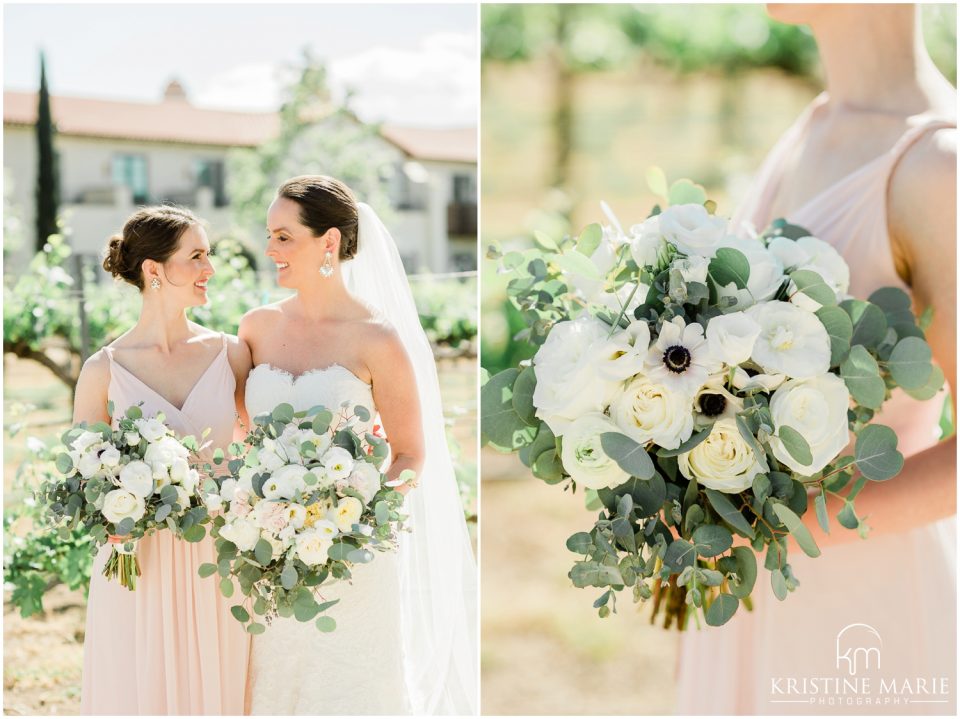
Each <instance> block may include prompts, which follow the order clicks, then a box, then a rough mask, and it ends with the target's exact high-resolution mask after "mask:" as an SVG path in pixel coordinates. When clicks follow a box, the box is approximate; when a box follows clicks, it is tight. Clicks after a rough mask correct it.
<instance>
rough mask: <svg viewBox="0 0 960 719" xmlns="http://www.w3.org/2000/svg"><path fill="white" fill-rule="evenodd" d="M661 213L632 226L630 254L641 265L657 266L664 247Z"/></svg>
mask: <svg viewBox="0 0 960 719" xmlns="http://www.w3.org/2000/svg"><path fill="white" fill-rule="evenodd" d="M664 244H665V243H664V241H663V235H662V234H661V232H660V215H653V216H652V217H648V218H647V219H646V220H644V221H643V222H641V223H640V224H638V225H634V226H633V227H631V228H630V254H631V255H632V256H633V261H634V262H636V263H637V265H639V266H640V267H657V265H658V261H659V257H660V254H661V252H662V251H663V247H664Z"/></svg>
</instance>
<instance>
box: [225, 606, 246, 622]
mask: <svg viewBox="0 0 960 719" xmlns="http://www.w3.org/2000/svg"><path fill="white" fill-rule="evenodd" d="M230 613H231V614H232V615H233V616H234V618H235V619H236V620H237V621H238V622H249V621H250V614H249V612H247V610H246V609H245V608H244V607H243V605H240V604H234V605H233V606H232V607H230Z"/></svg>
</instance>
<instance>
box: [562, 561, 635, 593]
mask: <svg viewBox="0 0 960 719" xmlns="http://www.w3.org/2000/svg"><path fill="white" fill-rule="evenodd" d="M569 577H570V579H571V580H572V581H573V585H574V586H575V587H580V588H583V587H608V586H611V585H621V584H623V577H622V576H621V575H620V570H619V569H618V568H617V567H615V566H610V565H607V564H602V563H600V562H594V561H584V562H576V563H575V564H574V565H573V569H571V570H570V574H569Z"/></svg>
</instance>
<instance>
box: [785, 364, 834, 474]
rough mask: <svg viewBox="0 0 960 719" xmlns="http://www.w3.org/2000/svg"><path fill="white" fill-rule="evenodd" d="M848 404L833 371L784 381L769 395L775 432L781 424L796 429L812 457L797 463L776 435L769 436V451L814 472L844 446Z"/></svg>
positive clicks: (806, 471)
mask: <svg viewBox="0 0 960 719" xmlns="http://www.w3.org/2000/svg"><path fill="white" fill-rule="evenodd" d="M849 408H850V392H849V390H848V389H847V385H846V384H845V383H844V381H843V380H842V379H840V378H839V377H837V376H836V375H835V374H830V373H825V374H822V375H820V376H819V377H813V378H811V379H804V380H790V381H789V382H785V383H784V384H783V385H782V386H781V387H780V389H778V390H777V391H776V392H774V393H773V397H771V398H770V414H771V415H772V416H773V424H774V427H775V428H776V430H777V431H778V432H779V431H780V428H781V427H784V426H787V427H791V428H793V429H795V430H796V431H797V432H799V433H800V435H801V436H802V437H803V438H804V439H805V440H806V441H807V444H808V445H809V446H810V453H811V454H812V455H813V461H812V462H811V463H810V464H809V465H803V464H800V463H799V462H797V460H795V459H794V458H793V457H792V456H791V455H790V453H789V452H788V451H787V448H786V447H784V446H783V443H782V442H781V441H780V439H779V438H777V437H771V438H770V448H771V449H772V450H773V455H774V456H775V457H776V458H777V459H779V460H780V461H781V462H783V463H784V464H785V465H787V466H788V467H789V468H790V469H792V470H793V471H795V472H799V473H800V474H802V475H804V476H809V475H812V474H816V473H817V472H819V471H820V470H821V469H823V468H824V467H825V466H827V465H828V464H829V463H830V462H831V461H833V460H834V459H835V458H836V457H837V456H838V455H839V454H840V452H841V451H843V448H844V447H846V446H847V443H848V442H849V440H850V432H849V428H848V424H847V410H848V409H849Z"/></svg>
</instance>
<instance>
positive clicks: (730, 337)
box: [706, 312, 760, 366]
mask: <svg viewBox="0 0 960 719" xmlns="http://www.w3.org/2000/svg"><path fill="white" fill-rule="evenodd" d="M706 335H707V344H708V345H709V347H710V353H711V354H712V355H713V356H714V357H716V358H717V359H719V360H721V361H723V362H726V363H727V364H728V365H731V366H735V365H738V364H740V363H741V362H746V361H747V360H748V359H750V355H751V354H753V345H754V344H755V343H756V341H757V337H758V336H759V335H760V325H759V324H758V323H757V321H756V320H755V319H753V318H752V317H750V316H749V315H747V314H745V313H743V312H731V313H730V314H728V315H719V316H718V317H714V318H713V319H711V320H710V321H709V322H708V323H707V331H706Z"/></svg>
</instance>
